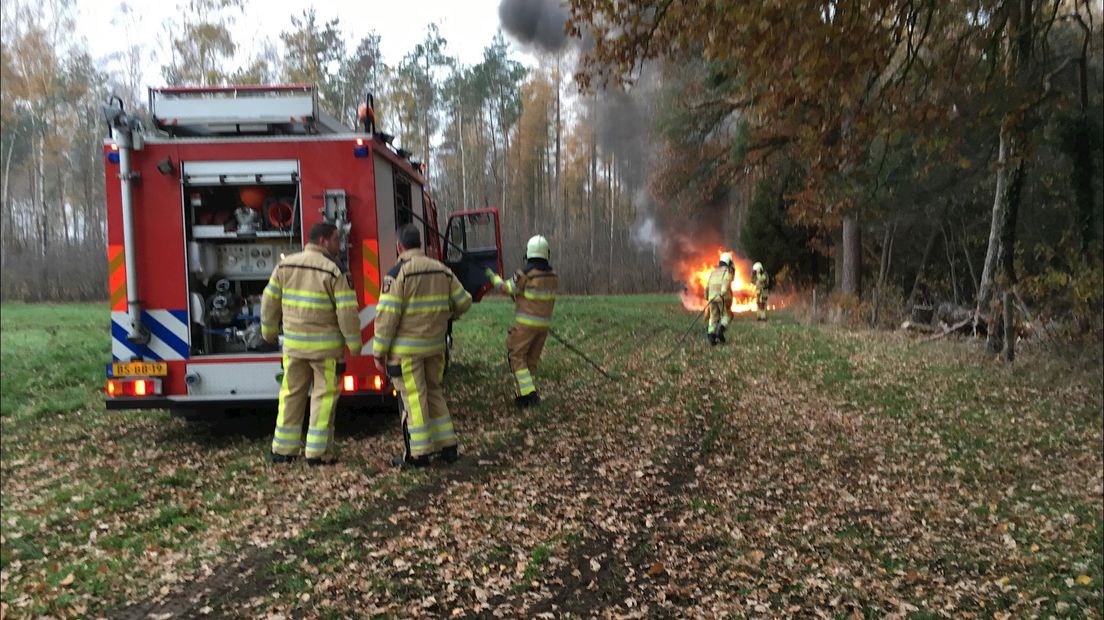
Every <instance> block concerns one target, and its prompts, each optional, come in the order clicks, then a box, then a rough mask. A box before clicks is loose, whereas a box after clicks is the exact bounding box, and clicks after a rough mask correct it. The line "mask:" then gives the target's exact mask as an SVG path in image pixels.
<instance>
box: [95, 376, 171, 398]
mask: <svg viewBox="0 0 1104 620" xmlns="http://www.w3.org/2000/svg"><path fill="white" fill-rule="evenodd" d="M104 391H105V392H107V395H108V396H110V397H112V398H115V397H116V396H154V395H156V394H160V393H161V380H160V379H108V380H107V385H105V386H104Z"/></svg>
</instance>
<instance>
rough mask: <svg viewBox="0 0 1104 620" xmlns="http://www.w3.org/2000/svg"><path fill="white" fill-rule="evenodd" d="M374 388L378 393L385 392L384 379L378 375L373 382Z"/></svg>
mask: <svg viewBox="0 0 1104 620" xmlns="http://www.w3.org/2000/svg"><path fill="white" fill-rule="evenodd" d="M372 387H374V388H376V391H377V392H382V391H383V377H381V376H379V375H376V377H375V379H373V380H372Z"/></svg>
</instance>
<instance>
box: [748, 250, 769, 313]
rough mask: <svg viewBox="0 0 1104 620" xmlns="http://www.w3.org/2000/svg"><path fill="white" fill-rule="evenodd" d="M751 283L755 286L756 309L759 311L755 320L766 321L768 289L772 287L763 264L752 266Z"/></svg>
mask: <svg viewBox="0 0 1104 620" xmlns="http://www.w3.org/2000/svg"><path fill="white" fill-rule="evenodd" d="M751 283H752V284H754V285H755V308H756V310H758V311H759V313H758V315H757V316H756V317H755V320H757V321H766V320H767V288H768V287H769V286H770V278H769V277H767V272H766V271H765V270H764V269H763V263H755V264H754V265H752V266H751Z"/></svg>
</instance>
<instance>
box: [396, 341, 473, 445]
mask: <svg viewBox="0 0 1104 620" xmlns="http://www.w3.org/2000/svg"><path fill="white" fill-rule="evenodd" d="M444 372H445V356H444V354H443V353H442V354H439V355H431V356H429V357H416V358H410V357H404V358H397V359H392V360H391V364H389V365H388V366H387V374H388V376H389V377H391V383H393V384H394V385H395V389H396V390H398V392H399V395H400V396H401V397H402V424H403V440H404V442H405V448H406V456H410V457H415V458H416V457H419V456H426V455H429V454H433V453H434V452H440V451H441V450H443V449H444V448H448V447H451V446H455V445H456V430H455V429H454V428H453V426H452V417H451V416H449V410H448V405H447V404H446V403H445V391H444V389H443V388H442V385H441V382H442V379H444Z"/></svg>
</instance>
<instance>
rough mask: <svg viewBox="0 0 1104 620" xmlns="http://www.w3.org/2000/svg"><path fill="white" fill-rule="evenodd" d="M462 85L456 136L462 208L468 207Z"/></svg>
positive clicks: (458, 100) (457, 95)
mask: <svg viewBox="0 0 1104 620" xmlns="http://www.w3.org/2000/svg"><path fill="white" fill-rule="evenodd" d="M459 90H460V87H459V86H457V93H456V133H457V134H458V135H457V137H456V140H457V142H459V147H460V210H461V211H466V210H467V209H468V167H467V165H466V161H467V160H466V159H465V158H464V104H463V103H462V102H461V100H460V93H459Z"/></svg>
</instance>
